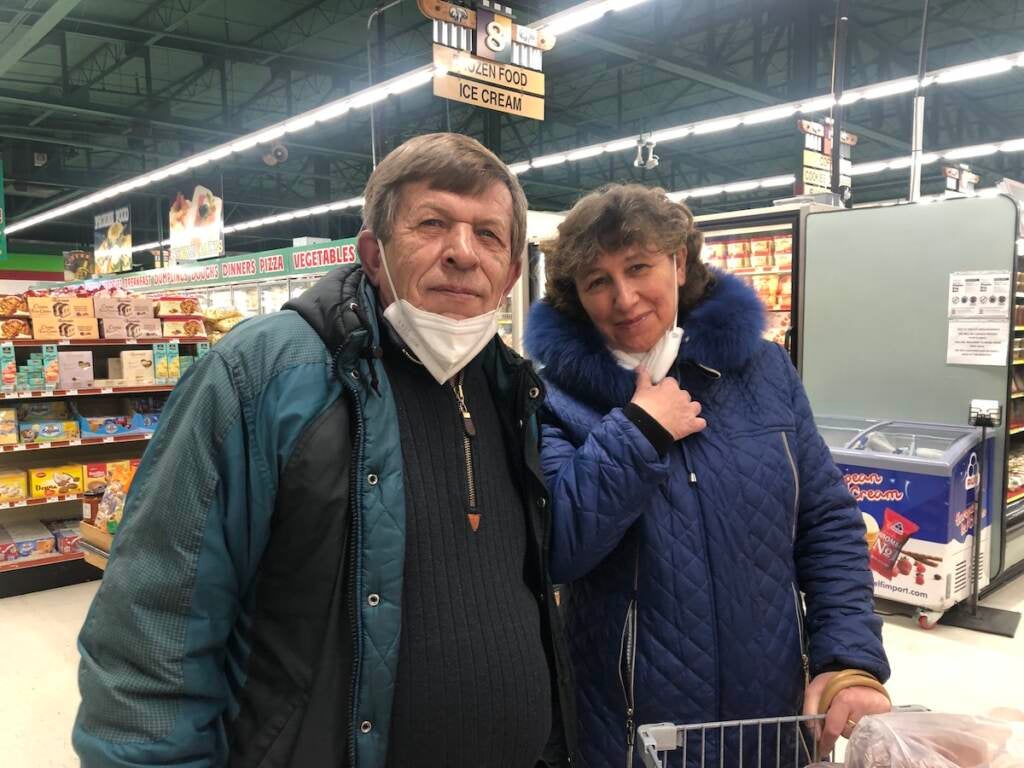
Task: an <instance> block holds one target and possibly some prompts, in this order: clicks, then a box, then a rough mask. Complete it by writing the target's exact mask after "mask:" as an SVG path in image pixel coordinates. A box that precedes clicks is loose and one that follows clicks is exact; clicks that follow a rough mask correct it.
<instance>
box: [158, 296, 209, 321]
mask: <svg viewBox="0 0 1024 768" xmlns="http://www.w3.org/2000/svg"><path fill="white" fill-rule="evenodd" d="M201 310H202V306H201V305H200V303H199V299H193V298H191V297H189V296H161V297H160V298H159V299H157V300H156V316H157V317H187V316H189V315H197V314H199V312H200V311H201Z"/></svg>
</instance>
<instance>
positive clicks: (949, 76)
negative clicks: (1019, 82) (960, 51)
mask: <svg viewBox="0 0 1024 768" xmlns="http://www.w3.org/2000/svg"><path fill="white" fill-rule="evenodd" d="M1013 64H1014V62H1013V60H1012V59H1006V58H995V59H985V60H984V61H974V62H971V63H970V64H962V65H960V66H958V67H949V68H948V69H945V70H943V71H942V72H941V73H940V74H939V75H937V76H936V78H935V82H937V83H939V84H941V85H945V84H947V83H959V82H960V81H962V80H973V79H974V78H976V77H987V76H989V75H998V74H1000V73H1001V72H1007V71H1009V70H1010V69H1013Z"/></svg>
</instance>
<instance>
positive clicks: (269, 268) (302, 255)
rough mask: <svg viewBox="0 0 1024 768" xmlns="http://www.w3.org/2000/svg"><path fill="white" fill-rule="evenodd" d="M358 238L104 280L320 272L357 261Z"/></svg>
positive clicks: (147, 282)
mask: <svg viewBox="0 0 1024 768" xmlns="http://www.w3.org/2000/svg"><path fill="white" fill-rule="evenodd" d="M358 263H359V253H358V251H357V250H356V239H355V238H349V239H347V240H334V241H332V242H328V243H318V244H317V245H315V246H312V247H310V246H304V247H301V248H285V249H282V250H278V251H265V252H263V253H252V254H248V255H246V256H228V257H227V258H223V259H216V260H211V261H207V262H204V263H203V264H197V265H194V266H175V267H168V268H166V269H151V270H147V271H145V272H133V273H132V274H130V275H125V276H124V277H119V278H114V279H112V280H103V281H101V283H102V285H103V286H104V287H117V288H124V289H126V290H130V291H146V290H157V289H159V290H168V291H174V290H188V289H190V288H201V287H203V286H210V285H225V284H232V285H233V284H237V283H246V282H255V281H258V280H271V279H274V278H281V277H298V276H300V275H310V274H321V273H324V272H329V271H331V270H332V269H334V268H335V267H340V266H344V265H346V264H358Z"/></svg>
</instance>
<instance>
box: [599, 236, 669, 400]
mask: <svg viewBox="0 0 1024 768" xmlns="http://www.w3.org/2000/svg"><path fill="white" fill-rule="evenodd" d="M672 274H673V275H674V274H676V257H675V254H673V255H672ZM682 343H683V329H682V328H680V327H679V290H678V289H676V318H675V322H674V323H673V324H672V327H671V328H669V329H668V330H667V331H665V333H664V334H662V336H661V338H660V339H658V341H657V342H655V344H654V346H653V347H651V348H650V349H649V350H647V351H646V352H623V351H622V350H621V349H614V348H612V347H611V346H609V347H608V349H609V350H610V351H611V353H612V356H613V357H614V358H615V361H616V362H617V363H618V364H619V365H621V366H622V367H623V368H625V369H626V370H629V371H635V370H636V369H637V368H639V367H640V366H641V365H642V366H643V367H644V368H646V369H647V372H648V373H650V374H651V381H652V382H653V383H655V384H657V383H658V382H659V381H661V380H662V379H664V378H665V377H666V376H667V375H668V372H669V371H670V370H672V366H673V365H675V362H676V358H678V357H679V347H680V346H682Z"/></svg>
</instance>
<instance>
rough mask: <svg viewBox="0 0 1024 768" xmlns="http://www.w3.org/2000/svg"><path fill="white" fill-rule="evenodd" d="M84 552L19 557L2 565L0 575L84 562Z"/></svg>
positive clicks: (0, 565) (0, 564)
mask: <svg viewBox="0 0 1024 768" xmlns="http://www.w3.org/2000/svg"><path fill="white" fill-rule="evenodd" d="M83 559H85V554H84V553H83V552H71V553H69V554H61V553H55V554H51V555H32V556H31V557H19V558H18V559H17V560H9V561H7V562H5V563H0V573H6V572H7V571H20V570H23V569H25V568H37V567H39V566H41V565H56V564H57V563H69V562H71V561H72V560H83Z"/></svg>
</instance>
